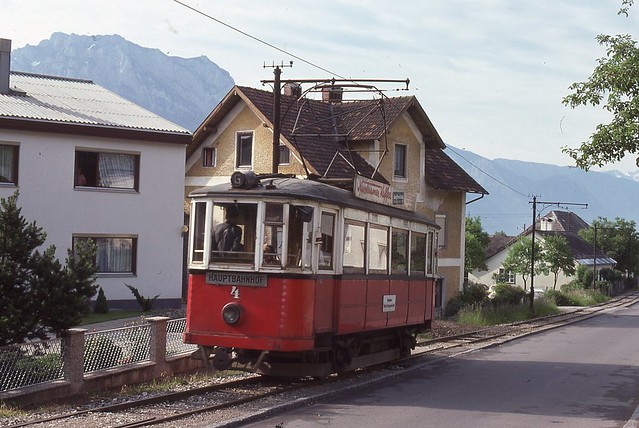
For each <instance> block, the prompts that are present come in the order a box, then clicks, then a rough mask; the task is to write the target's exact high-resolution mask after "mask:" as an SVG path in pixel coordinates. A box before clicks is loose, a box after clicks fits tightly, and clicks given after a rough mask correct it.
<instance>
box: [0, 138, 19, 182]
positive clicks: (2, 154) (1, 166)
mask: <svg viewBox="0 0 639 428" xmlns="http://www.w3.org/2000/svg"><path fill="white" fill-rule="evenodd" d="M3 183H7V184H18V146H17V145H13V144H0V184H3Z"/></svg>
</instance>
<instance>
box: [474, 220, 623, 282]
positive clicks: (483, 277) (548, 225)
mask: <svg viewBox="0 0 639 428" xmlns="http://www.w3.org/2000/svg"><path fill="white" fill-rule="evenodd" d="M587 227H588V223H586V222H585V221H584V220H583V219H582V218H581V217H579V216H578V215H577V214H575V213H572V212H567V211H551V212H550V213H548V214H546V215H545V216H543V217H541V218H539V219H537V221H536V223H535V239H538V240H539V241H538V242H541V243H543V241H544V239H545V238H546V237H548V236H561V237H563V238H565V239H566V241H567V242H568V246H569V247H570V251H571V252H572V256H573V258H574V259H575V265H576V266H575V267H578V266H581V265H583V266H588V267H590V268H592V267H593V266H594V264H595V261H596V266H597V271H599V270H601V269H604V268H613V267H614V266H615V264H616V261H615V260H614V259H612V258H611V257H608V256H607V255H606V254H604V253H603V252H602V251H601V250H600V249H597V250H596V251H595V248H593V246H592V245H591V244H589V243H587V242H586V241H584V240H583V239H582V238H581V237H579V234H578V233H579V231H580V230H582V229H585V228H587ZM531 234H532V227H529V228H528V229H526V230H525V231H524V232H523V233H522V234H520V235H519V236H516V237H511V238H510V239H508V240H504V239H503V236H499V237H498V239H499V240H500V243H501V245H497V246H494V247H493V246H491V247H490V248H491V249H489V252H488V254H486V264H487V265H488V270H486V271H479V270H477V269H475V270H473V271H472V272H470V273H469V275H468V278H469V279H470V280H471V281H473V282H477V283H481V284H485V285H488V286H492V285H494V283H495V281H494V280H493V276H494V275H496V274H501V275H502V276H503V277H504V278H506V279H507V281H506V282H507V283H509V284H512V285H516V286H520V287H522V288H523V287H524V281H523V278H522V277H521V276H520V275H515V274H513V273H512V272H507V271H505V270H504V266H503V262H504V260H505V259H506V256H507V255H508V251H509V250H510V247H511V245H512V244H514V243H515V242H516V241H517V240H518V239H520V238H522V237H525V236H531ZM542 245H543V244H542ZM595 254H596V259H595ZM572 280H573V277H568V276H566V275H565V274H564V273H563V272H560V273H559V276H558V278H557V289H559V287H560V286H561V285H563V284H567V283H569V282H570V281H572ZM553 284H554V276H553V275H552V274H550V275H535V282H534V286H535V289H536V290H546V289H551V288H552V287H553ZM526 285H527V286H529V285H530V277H528V279H527V284H526Z"/></svg>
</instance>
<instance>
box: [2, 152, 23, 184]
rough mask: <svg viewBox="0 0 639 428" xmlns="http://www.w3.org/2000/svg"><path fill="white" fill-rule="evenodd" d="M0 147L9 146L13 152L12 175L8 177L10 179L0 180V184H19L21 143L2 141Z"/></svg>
mask: <svg viewBox="0 0 639 428" xmlns="http://www.w3.org/2000/svg"><path fill="white" fill-rule="evenodd" d="M0 148H9V149H11V151H12V152H13V153H12V155H13V159H11V171H10V173H11V177H7V178H8V181H0V186H17V185H18V166H19V158H20V145H19V144H12V143H9V142H5V141H2V142H0Z"/></svg>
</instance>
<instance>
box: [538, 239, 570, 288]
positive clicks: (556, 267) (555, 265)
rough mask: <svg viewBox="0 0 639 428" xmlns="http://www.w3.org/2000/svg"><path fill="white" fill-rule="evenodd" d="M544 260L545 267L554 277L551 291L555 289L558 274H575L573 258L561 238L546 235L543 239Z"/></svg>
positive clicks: (565, 242) (566, 244)
mask: <svg viewBox="0 0 639 428" xmlns="http://www.w3.org/2000/svg"><path fill="white" fill-rule="evenodd" d="M543 248H544V260H545V262H546V266H547V268H548V270H549V271H550V272H552V274H553V276H554V278H553V279H554V281H553V284H552V289H553V290H555V289H556V288H557V278H558V276H559V272H563V273H564V274H565V275H566V276H572V275H574V274H575V258H574V257H573V256H572V251H570V246H569V245H568V241H567V240H566V238H564V237H563V236H559V235H548V236H546V237H545V238H544V243H543Z"/></svg>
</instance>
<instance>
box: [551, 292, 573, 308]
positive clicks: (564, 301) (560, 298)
mask: <svg viewBox="0 0 639 428" xmlns="http://www.w3.org/2000/svg"><path fill="white" fill-rule="evenodd" d="M544 297H545V298H546V299H548V300H551V301H553V302H554V303H555V305H557V306H572V305H573V301H572V300H570V298H569V297H568V296H566V295H565V294H564V293H563V292H561V291H559V290H546V291H545V292H544Z"/></svg>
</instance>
